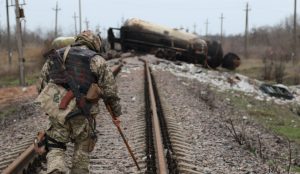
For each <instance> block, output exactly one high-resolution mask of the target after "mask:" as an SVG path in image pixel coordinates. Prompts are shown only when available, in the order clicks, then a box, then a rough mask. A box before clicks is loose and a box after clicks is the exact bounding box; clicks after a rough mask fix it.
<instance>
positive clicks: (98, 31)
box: [96, 25, 100, 34]
mask: <svg viewBox="0 0 300 174" xmlns="http://www.w3.org/2000/svg"><path fill="white" fill-rule="evenodd" d="M96 33H97V34H100V25H97V26H96Z"/></svg>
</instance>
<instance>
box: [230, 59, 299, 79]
mask: <svg viewBox="0 0 300 174" xmlns="http://www.w3.org/2000/svg"><path fill="white" fill-rule="evenodd" d="M284 66H285V70H284V76H283V84H286V85H297V84H300V76H299V75H300V61H299V62H298V63H296V64H294V63H293V62H292V61H289V62H284ZM263 68H264V63H263V60H262V59H259V58H255V57H250V58H248V59H244V58H243V59H242V64H241V66H240V67H239V68H238V69H237V70H236V71H237V72H238V73H241V74H244V75H246V76H249V77H251V78H255V79H259V80H263ZM273 69H275V63H274V67H273ZM272 74H273V78H272V80H271V81H270V82H271V83H275V77H274V72H272Z"/></svg>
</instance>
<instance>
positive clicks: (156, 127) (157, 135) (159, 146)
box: [144, 60, 167, 174]
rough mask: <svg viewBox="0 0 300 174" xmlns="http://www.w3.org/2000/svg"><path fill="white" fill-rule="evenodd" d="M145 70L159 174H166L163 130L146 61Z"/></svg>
mask: <svg viewBox="0 0 300 174" xmlns="http://www.w3.org/2000/svg"><path fill="white" fill-rule="evenodd" d="M144 62H145V68H146V76H147V80H148V90H149V97H150V103H151V114H152V122H153V132H154V141H155V143H154V146H155V148H156V157H157V163H158V173H160V174H166V173H167V163H166V158H165V155H164V145H163V141H162V136H161V129H160V124H159V119H158V116H157V108H156V102H155V95H154V90H153V85H152V79H151V74H150V68H149V65H148V63H147V61H145V60H144Z"/></svg>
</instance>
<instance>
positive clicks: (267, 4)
mask: <svg viewBox="0 0 300 174" xmlns="http://www.w3.org/2000/svg"><path fill="white" fill-rule="evenodd" d="M9 1H13V2H14V1H15V0H9ZM5 2H6V0H0V24H1V27H2V28H4V27H6V9H5ZM20 2H23V0H20ZM25 2H26V5H25V6H24V9H25V16H26V21H27V23H26V27H27V28H30V29H32V30H34V29H36V28H38V27H40V28H42V29H45V31H46V30H50V29H54V23H55V12H54V10H53V8H54V7H55V5H56V2H57V1H56V0H25ZM247 2H249V7H250V9H251V11H250V12H249V27H250V28H252V27H259V26H265V25H275V24H278V23H280V22H281V21H282V20H284V18H285V17H287V16H290V15H292V14H293V10H294V9H293V6H294V0H248V1H246V0H105V1H104V0H82V2H81V3H82V28H83V29H85V28H86V25H85V23H84V21H85V19H87V20H88V21H89V26H90V29H95V28H96V26H97V25H99V26H100V29H101V30H103V29H107V28H108V27H118V26H119V25H120V24H121V19H122V17H123V18H124V19H128V18H133V17H135V18H140V19H143V20H147V21H151V22H153V23H157V24H163V25H166V26H169V27H173V28H175V27H177V28H179V27H180V26H182V27H184V28H189V30H190V31H193V30H194V27H193V25H194V24H196V26H197V27H196V31H197V33H200V34H202V35H204V34H205V22H206V20H207V19H208V22H209V25H208V33H210V34H216V33H219V32H220V23H221V22H220V16H221V13H223V15H224V17H225V19H224V32H225V34H227V35H228V34H238V33H243V32H244V30H245V8H246V3H247ZM58 5H59V8H60V9H61V10H60V11H59V13H58V25H59V28H60V29H62V30H63V33H64V34H65V35H66V34H70V33H74V19H73V18H72V16H73V15H74V12H76V13H77V15H78V0H58ZM299 6H300V2H298V9H299ZM298 11H299V10H298ZM10 17H11V24H13V25H14V23H15V13H14V9H13V7H11V8H10ZM77 24H78V23H77ZM77 26H78V25H77Z"/></svg>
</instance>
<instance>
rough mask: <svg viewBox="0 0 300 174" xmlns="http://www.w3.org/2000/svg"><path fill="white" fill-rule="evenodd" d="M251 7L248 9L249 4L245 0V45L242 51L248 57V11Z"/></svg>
mask: <svg viewBox="0 0 300 174" xmlns="http://www.w3.org/2000/svg"><path fill="white" fill-rule="evenodd" d="M250 10H251V9H249V5H248V2H247V5H246V9H245V11H246V24H245V25H246V26H245V45H244V49H245V50H244V51H245V58H248V42H249V41H248V13H249V11H250Z"/></svg>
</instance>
